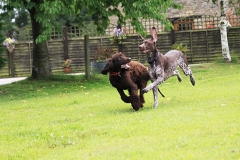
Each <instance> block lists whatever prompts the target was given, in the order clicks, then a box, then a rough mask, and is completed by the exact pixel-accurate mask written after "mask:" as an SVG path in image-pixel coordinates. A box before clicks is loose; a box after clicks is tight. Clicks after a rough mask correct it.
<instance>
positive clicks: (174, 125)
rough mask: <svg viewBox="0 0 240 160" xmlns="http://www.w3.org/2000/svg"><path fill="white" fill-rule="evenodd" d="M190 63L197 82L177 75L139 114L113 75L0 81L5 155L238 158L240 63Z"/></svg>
mask: <svg viewBox="0 0 240 160" xmlns="http://www.w3.org/2000/svg"><path fill="white" fill-rule="evenodd" d="M191 68H192V70H193V73H194V76H195V79H196V82H197V83H196V85H195V86H194V87H193V86H191V84H190V82H189V77H186V76H183V77H182V78H183V81H182V82H181V83H179V82H178V81H177V79H176V78H174V77H172V78H170V79H169V80H167V81H165V82H164V83H163V84H161V85H160V89H161V91H163V92H164V94H165V96H166V98H162V97H159V106H158V108H157V109H152V105H153V96H152V93H151V92H149V93H146V94H145V95H144V96H145V100H146V103H145V104H144V107H143V108H142V109H141V110H139V111H138V112H135V111H134V110H133V109H132V108H131V105H130V104H129V103H124V102H122V101H121V99H120V96H119V95H118V93H117V91H116V89H115V88H113V87H112V86H111V84H109V81H108V76H102V75H98V77H95V79H91V80H89V81H86V80H85V79H84V76H53V77H52V78H50V79H42V80H39V81H34V80H30V79H28V80H24V81H22V82H17V83H14V84H10V85H4V86H0V97H1V105H0V109H1V112H0V122H1V123H0V128H1V130H0V135H1V137H0V139H1V143H0V148H1V150H0V159H18V160H26V159H100V160H103V159H119V160H120V159H176V160H182V159H186V160H187V159H199V160H200V159H201V160H202V159H238V158H239V139H240V135H239V130H240V125H239V124H240V118H239V112H240V107H239V98H238V97H237V96H236V95H239V90H238V89H237V88H239V87H240V83H239V68H240V65H239V64H230V63H223V64H202V65H195V66H191ZM223 73H224V74H223ZM226 75H231V76H226Z"/></svg>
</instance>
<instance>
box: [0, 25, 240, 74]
mask: <svg viewBox="0 0 240 160" xmlns="http://www.w3.org/2000/svg"><path fill="white" fill-rule="evenodd" d="M147 37H150V35H148V36H147ZM173 39H174V42H175V43H182V44H183V45H187V46H188V49H189V52H187V53H186V56H187V59H188V61H189V63H202V62H212V61H213V60H216V59H220V58H222V55H221V53H222V51H221V50H222V49H221V36H220V31H219V29H210V30H209V29H206V30H190V31H174V32H164V33H160V34H158V41H157V48H158V49H159V50H160V52H162V53H166V52H167V51H169V50H170V49H171V46H172V44H173ZM228 42H229V47H230V51H231V53H237V54H240V52H239V50H240V28H239V27H232V28H230V29H229V31H228ZM64 44H65V45H66V44H67V51H66V46H65V47H64ZM139 44H140V40H139V37H138V35H136V34H135V35H134V34H133V35H128V36H127V38H126V39H125V40H124V43H123V52H124V53H125V54H126V55H127V56H129V57H131V58H132V59H133V60H137V61H140V62H141V63H143V64H146V56H145V55H143V54H141V53H140V52H139V50H138V46H139ZM47 45H48V51H49V55H50V57H49V58H50V65H51V68H52V71H53V73H57V72H58V73H59V72H63V67H62V63H63V62H64V59H65V58H64V57H65V56H66V55H65V54H66V52H67V53H68V57H69V59H71V60H72V65H71V69H72V72H73V73H77V72H84V70H85V66H84V63H85V60H84V39H83V38H68V39H67V42H64V40H63V39H60V40H59V39H58V40H49V41H48V42H47ZM99 45H101V46H102V47H103V48H113V49H114V50H115V51H117V50H118V45H117V44H114V43H113V44H111V43H110V40H109V38H108V36H105V37H104V36H102V37H90V38H89V46H90V55H89V57H90V62H92V61H95V58H94V54H95V52H96V50H97V46H99ZM11 54H12V55H10V54H9V53H6V57H13V67H14V68H13V69H12V70H11V69H10V67H9V66H10V64H9V63H8V64H7V65H6V67H4V68H3V69H1V70H0V77H9V76H14V77H19V76H30V75H31V69H32V67H31V66H32V42H31V41H23V42H18V43H17V44H16V45H15V49H14V51H13V53H11ZM146 65H147V64H146Z"/></svg>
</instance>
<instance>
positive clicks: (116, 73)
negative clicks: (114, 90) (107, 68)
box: [110, 72, 121, 77]
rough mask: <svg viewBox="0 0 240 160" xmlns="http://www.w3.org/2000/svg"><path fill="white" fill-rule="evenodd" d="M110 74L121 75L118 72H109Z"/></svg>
mask: <svg viewBox="0 0 240 160" xmlns="http://www.w3.org/2000/svg"><path fill="white" fill-rule="evenodd" d="M110 76H119V77H121V75H120V72H110Z"/></svg>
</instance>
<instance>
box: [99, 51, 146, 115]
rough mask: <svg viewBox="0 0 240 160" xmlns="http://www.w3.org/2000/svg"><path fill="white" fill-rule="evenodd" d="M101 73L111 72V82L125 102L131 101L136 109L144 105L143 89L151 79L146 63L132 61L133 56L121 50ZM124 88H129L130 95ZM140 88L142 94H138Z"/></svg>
mask: <svg viewBox="0 0 240 160" xmlns="http://www.w3.org/2000/svg"><path fill="white" fill-rule="evenodd" d="M101 73H102V74H107V73H109V80H110V83H111V84H112V86H113V87H115V88H116V89H117V91H118V93H119V94H120V96H121V99H122V100H123V101H124V102H126V103H131V104H132V107H133V109H134V110H136V111H137V110H139V108H142V107H143V103H144V102H145V100H144V97H143V94H144V91H143V89H144V88H145V87H146V86H147V81H148V80H150V76H149V73H148V70H147V68H146V67H145V66H144V65H142V64H141V63H139V62H136V61H131V58H128V57H126V56H125V55H124V54H123V53H121V52H119V53H116V54H114V55H112V57H111V58H110V59H109V60H108V62H107V64H106V66H105V67H104V69H103V70H102V71H101ZM123 90H128V92H129V95H130V96H127V95H126V94H125V93H124V91H123ZM138 90H139V91H140V95H138Z"/></svg>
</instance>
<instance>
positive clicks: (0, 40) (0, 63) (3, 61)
mask: <svg viewBox="0 0 240 160" xmlns="http://www.w3.org/2000/svg"><path fill="white" fill-rule="evenodd" d="M3 41H4V36H3V35H2V23H1V22H0V43H3ZM4 53H6V48H5V47H4V46H3V45H2V44H0V69H1V68H3V67H4V66H5V65H6V59H5V58H3V57H2V55H3V54H4Z"/></svg>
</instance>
